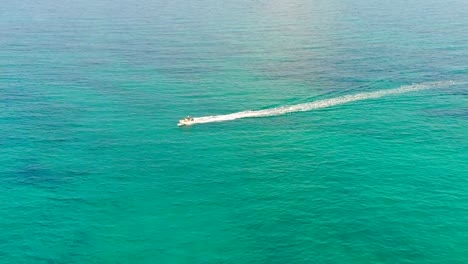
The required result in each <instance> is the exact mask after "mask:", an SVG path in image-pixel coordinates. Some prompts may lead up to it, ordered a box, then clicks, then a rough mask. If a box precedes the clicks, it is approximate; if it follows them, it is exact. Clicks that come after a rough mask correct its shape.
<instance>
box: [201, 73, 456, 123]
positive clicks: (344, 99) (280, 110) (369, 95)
mask: <svg viewBox="0 0 468 264" xmlns="http://www.w3.org/2000/svg"><path fill="white" fill-rule="evenodd" d="M454 84H459V83H456V82H454V81H440V82H428V83H421V84H413V85H406V86H402V87H400V88H396V89H390V90H381V91H375V92H365V93H358V94H352V95H345V96H340V97H336V98H331V99H324V100H318V101H314V102H309V103H303V104H296V105H289V106H281V107H277V108H271V109H264V110H256V111H242V112H237V113H232V114H226V115H214V116H203V117H196V118H194V124H203V123H212V122H224V121H231V120H236V119H241V118H249V117H266V116H277V115H284V114H287V113H292V112H303V111H311V110H315V109H321V108H326V107H331V106H336V105H342V104H346V103H350V102H355V101H361V100H368V99H377V98H381V97H384V96H388V95H397V94H403V93H408V92H415V91H420V90H426V89H430V88H435V87H442V86H449V85H454Z"/></svg>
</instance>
